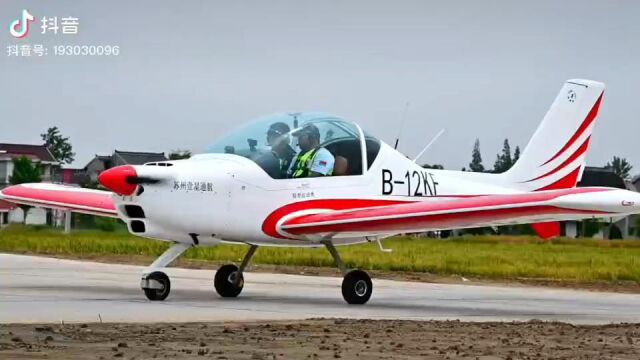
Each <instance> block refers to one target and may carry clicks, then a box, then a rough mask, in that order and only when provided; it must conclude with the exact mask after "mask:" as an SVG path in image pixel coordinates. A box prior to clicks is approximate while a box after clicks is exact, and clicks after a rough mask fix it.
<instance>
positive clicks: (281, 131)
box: [267, 121, 291, 135]
mask: <svg viewBox="0 0 640 360" xmlns="http://www.w3.org/2000/svg"><path fill="white" fill-rule="evenodd" d="M289 131H291V128H289V125H287V124H286V123H283V122H281V121H278V122H275V123H273V124H271V126H269V130H268V131H267V135H285V134H287V133H289Z"/></svg>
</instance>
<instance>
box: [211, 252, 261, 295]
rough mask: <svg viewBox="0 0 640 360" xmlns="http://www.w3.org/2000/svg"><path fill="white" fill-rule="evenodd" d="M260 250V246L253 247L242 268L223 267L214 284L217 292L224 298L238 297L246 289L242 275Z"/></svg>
mask: <svg viewBox="0 0 640 360" xmlns="http://www.w3.org/2000/svg"><path fill="white" fill-rule="evenodd" d="M256 250H258V245H251V247H250V248H249V251H247V254H246V255H245V256H244V259H242V263H241V264H240V267H237V266H235V265H233V264H226V265H222V266H221V267H220V269H218V271H216V276H215V278H214V281H213V284H214V286H215V288H216V292H217V293H218V294H219V295H220V296H222V297H237V296H238V295H240V293H241V292H242V288H243V287H244V276H243V275H242V274H243V272H244V270H245V269H246V267H247V266H248V265H249V262H250V261H251V258H253V255H254V254H255V253H256Z"/></svg>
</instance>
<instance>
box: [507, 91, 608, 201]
mask: <svg viewBox="0 0 640 360" xmlns="http://www.w3.org/2000/svg"><path fill="white" fill-rule="evenodd" d="M603 93H604V84H603V83H600V82H596V81H590V80H569V81H567V82H565V84H564V86H563V87H562V89H561V90H560V93H559V94H558V96H557V97H556V99H555V101H554V102H553V104H552V105H551V108H550V109H549V111H548V112H547V114H546V115H545V117H544V119H543V120H542V123H540V126H539V127H538V129H537V130H536V132H535V133H534V134H533V137H532V138H531V140H530V141H529V144H528V145H527V147H526V148H525V150H524V152H523V153H522V156H521V157H520V159H519V160H518V161H517V162H516V163H515V164H514V165H513V167H512V168H511V169H510V170H509V171H507V172H506V173H504V174H502V176H504V180H505V182H506V183H507V184H508V185H509V186H510V187H514V188H517V189H519V190H524V191H537V190H551V189H565V188H572V187H575V186H576V183H577V182H578V181H579V180H580V178H581V177H582V171H583V169H584V164H585V156H586V153H587V149H588V147H589V140H590V139H591V132H592V131H593V127H594V124H595V120H596V117H597V116H598V110H599V109H600V104H601V102H602V95H603Z"/></svg>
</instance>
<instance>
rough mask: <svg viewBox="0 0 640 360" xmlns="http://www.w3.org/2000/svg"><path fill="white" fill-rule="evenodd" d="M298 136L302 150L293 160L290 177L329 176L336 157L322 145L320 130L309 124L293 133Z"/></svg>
mask: <svg viewBox="0 0 640 360" xmlns="http://www.w3.org/2000/svg"><path fill="white" fill-rule="evenodd" d="M293 136H296V137H297V138H298V146H300V152H299V153H298V154H296V157H295V158H294V159H293V161H292V162H291V166H290V167H289V171H288V177H290V178H305V177H318V176H329V175H331V174H332V172H333V164H334V162H335V158H334V157H333V155H332V154H331V152H330V151H329V150H327V149H325V148H323V147H321V146H320V130H318V127H317V126H315V125H313V124H307V125H305V126H303V127H302V129H300V130H298V131H296V132H294V133H293Z"/></svg>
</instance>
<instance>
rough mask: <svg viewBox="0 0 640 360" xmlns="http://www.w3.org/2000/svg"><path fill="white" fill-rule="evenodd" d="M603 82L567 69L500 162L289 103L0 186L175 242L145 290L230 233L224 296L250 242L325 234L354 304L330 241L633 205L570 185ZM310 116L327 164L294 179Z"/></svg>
mask: <svg viewBox="0 0 640 360" xmlns="http://www.w3.org/2000/svg"><path fill="white" fill-rule="evenodd" d="M603 92H604V84H602V83H599V82H595V81H589V80H570V81H567V82H566V83H565V84H564V85H563V87H562V89H561V90H560V93H559V94H558V96H557V97H556V99H555V101H554V102H553V104H552V105H551V108H550V109H549V111H548V112H547V114H546V116H545V117H544V119H543V120H542V123H541V124H540V126H539V127H538V129H537V130H536V132H535V133H534V135H533V137H532V138H531V140H530V141H529V144H528V145H527V147H526V148H525V150H524V152H523V153H522V156H521V157H520V159H519V160H518V161H517V162H516V164H515V165H514V166H513V167H512V168H511V169H510V170H509V171H507V172H505V173H502V174H488V173H474V172H462V171H449V170H432V169H424V168H422V167H420V166H419V165H417V164H416V163H415V162H414V161H412V160H410V159H408V158H407V157H406V156H404V155H403V154H401V153H399V152H398V151H396V150H394V148H392V147H390V146H389V145H387V144H385V143H384V142H382V141H380V140H378V139H376V138H375V137H373V136H371V135H369V134H367V133H366V132H364V131H363V130H362V129H361V128H360V127H359V126H358V125H357V124H355V123H353V122H349V121H345V120H343V119H340V118H338V117H335V116H331V115H326V114H318V113H295V114H280V115H273V116H268V117H264V118H261V119H259V120H258V121H256V122H253V123H251V124H250V125H248V126H246V127H243V128H241V129H239V130H237V131H235V132H232V133H231V134H229V135H227V136H225V137H223V138H221V139H219V140H218V141H217V142H215V143H214V144H213V145H212V146H211V147H210V148H209V150H208V152H207V153H205V154H200V155H196V156H194V157H192V158H190V159H187V160H178V161H165V162H154V163H148V164H145V165H141V166H129V165H126V166H119V167H115V168H112V169H109V170H107V171H104V172H103V173H101V174H100V177H99V181H100V183H101V184H102V186H104V187H105V188H107V189H109V190H111V192H109V191H98V190H88V189H79V188H76V187H69V186H64V185H56V184H23V185H16V186H11V187H8V188H5V189H4V190H2V192H1V197H2V198H4V199H6V200H8V201H12V202H15V203H18V204H26V205H33V206H40V207H48V208H57V209H64V210H70V211H74V212H80V213H87V214H94V215H99V216H109V217H117V218H119V219H121V220H122V221H124V222H125V223H126V224H127V226H128V229H129V231H130V232H131V233H132V234H134V235H137V236H141V237H146V238H152V239H159V240H164V241H169V242H172V243H173V246H171V247H170V248H169V249H168V250H167V251H166V252H165V253H164V254H162V255H161V256H160V257H159V258H158V259H157V260H155V261H154V262H153V263H152V264H151V265H150V266H149V267H148V268H147V269H146V270H145V271H144V273H143V275H142V281H141V287H142V289H143V291H144V293H145V295H146V296H147V298H149V299H150V300H164V299H165V298H166V297H167V296H168V295H169V292H170V288H171V285H170V281H169V277H168V276H167V275H166V274H165V273H164V272H162V271H161V270H162V269H163V268H164V267H166V266H167V265H168V264H169V263H171V262H172V261H173V260H174V259H176V258H177V257H179V256H180V255H181V254H182V253H183V252H184V251H185V250H187V249H189V248H190V247H194V246H215V245H217V244H220V243H231V244H246V245H249V249H248V252H247V254H246V256H245V257H244V259H243V260H242V263H241V264H240V265H239V266H236V265H232V264H228V265H224V266H222V267H220V269H218V271H217V272H216V274H215V281H214V284H215V289H216V291H217V292H218V294H220V296H223V297H236V296H238V295H239V294H240V292H241V291H242V289H243V286H244V279H243V271H244V270H245V268H246V267H247V265H248V264H249V262H250V260H251V258H252V256H253V254H254V253H255V251H256V249H258V247H259V246H292V247H294V246H295V247H320V246H325V247H326V248H327V249H328V250H329V252H330V253H331V255H332V256H333V259H334V260H335V263H336V265H337V267H338V268H340V270H341V271H342V272H343V273H344V279H343V282H342V295H343V297H344V300H346V302H348V303H349V304H364V303H366V302H367V301H368V300H369V298H370V297H371V293H372V289H373V287H372V283H371V278H370V277H369V275H368V274H367V273H366V272H364V271H361V270H348V269H347V268H346V267H345V266H344V265H343V263H342V261H341V260H340V256H339V254H338V252H337V251H336V248H335V245H351V244H358V243H364V242H372V241H378V242H380V240H381V239H383V238H385V237H388V236H391V235H394V234H398V233H408V232H422V231H434V230H446V229H459V228H473V227H485V226H500V225H511V224H525V223H531V224H533V227H534V229H535V230H536V232H537V233H538V234H539V235H540V236H541V237H543V238H549V237H553V236H557V235H559V233H560V225H559V223H558V221H561V220H579V219H586V218H600V217H618V216H624V215H627V214H633V213H639V212H640V194H638V193H635V192H631V191H627V190H620V189H614V188H605V187H585V188H576V187H575V186H576V183H577V182H578V181H579V179H580V178H581V175H582V171H583V168H584V163H585V160H584V159H585V155H586V152H587V148H588V145H589V139H590V137H591V133H592V130H593V127H594V124H595V119H596V116H597V114H598V109H599V107H600V104H601V101H602V96H603ZM275 123H284V124H286V126H283V125H282V124H279V125H274V124H275ZM309 124H312V125H313V126H311V127H310V126H309ZM514 125H516V123H515V122H514ZM516 126H517V125H516ZM313 127H315V128H316V129H317V131H316V133H319V137H320V139H319V145H317V144H316V149H319V148H324V149H326V150H328V152H330V153H331V155H332V156H333V159H334V165H333V173H332V174H331V176H316V177H297V178H291V177H290V176H287V171H284V170H287V169H285V168H284V167H283V166H282V159H283V158H284V157H283V156H281V154H280V152H281V151H280V150H282V149H286V150H287V151H288V152H290V153H291V152H292V151H293V148H294V147H295V146H296V145H301V144H295V143H294V142H296V141H300V139H301V138H302V136H301V134H302V133H303V132H305V130H304V129H310V128H313ZM274 129H275V130H279V131H275V132H274V131H273V130H274ZM287 129H289V131H286V130H287ZM307 136H309V134H307ZM267 137H271V139H269V140H268V139H267ZM268 143H270V144H271V145H273V146H268V145H267V144H268ZM274 144H275V145H274ZM283 146H284V147H283ZM276 147H278V148H276ZM291 155H293V154H291ZM325 155H326V152H325ZM325 165H326V163H325ZM285 167H286V166H285ZM289 169H292V167H289ZM294 170H295V169H294ZM291 172H292V171H291V170H289V171H288V173H289V175H291ZM312 175H318V174H312ZM380 248H381V250H382V245H381V244H380Z"/></svg>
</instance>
